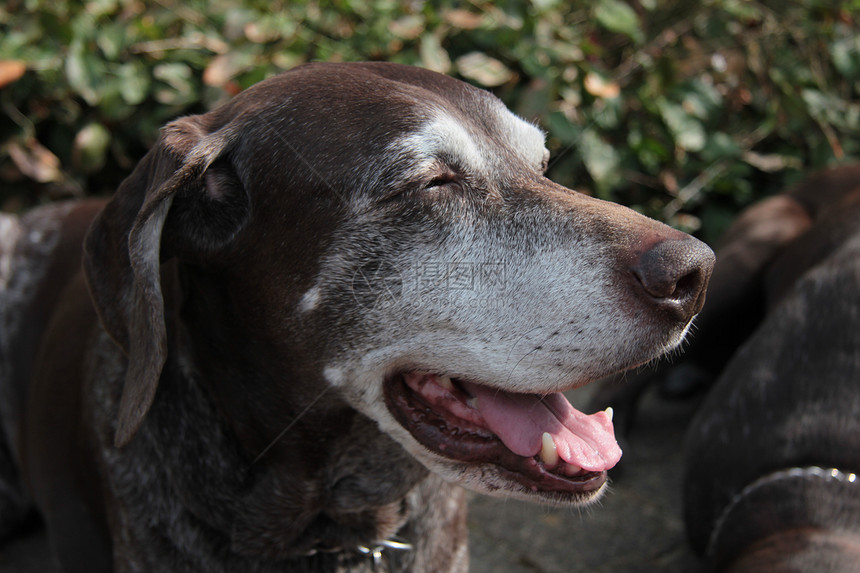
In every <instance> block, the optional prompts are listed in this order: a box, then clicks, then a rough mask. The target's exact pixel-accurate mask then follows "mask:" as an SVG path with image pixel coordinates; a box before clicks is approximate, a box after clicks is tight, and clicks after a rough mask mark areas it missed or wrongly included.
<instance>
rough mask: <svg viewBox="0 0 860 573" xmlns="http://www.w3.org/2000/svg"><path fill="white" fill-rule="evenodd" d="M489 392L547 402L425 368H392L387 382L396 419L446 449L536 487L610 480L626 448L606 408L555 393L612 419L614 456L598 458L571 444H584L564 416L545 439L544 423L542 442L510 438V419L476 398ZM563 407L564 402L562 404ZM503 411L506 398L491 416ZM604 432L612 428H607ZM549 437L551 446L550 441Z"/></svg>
mask: <svg viewBox="0 0 860 573" xmlns="http://www.w3.org/2000/svg"><path fill="white" fill-rule="evenodd" d="M488 393H492V395H493V396H494V397H496V396H497V395H502V398H503V401H504V400H507V401H509V402H513V403H521V404H525V405H527V406H528V407H535V405H537V404H538V403H539V402H540V403H541V406H540V407H543V403H542V401H543V399H544V398H545V397H540V396H537V395H529V394H515V393H511V392H505V391H502V390H499V389H496V388H493V387H490V386H488V385H482V384H477V383H474V382H466V381H462V380H458V379H457V378H456V377H455V378H454V380H453V381H452V379H451V378H450V377H447V376H441V375H436V374H432V373H429V372H426V371H402V372H398V373H396V374H393V375H391V376H389V377H388V378H387V379H386V381H385V385H384V395H385V401H386V404H387V406H388V409H389V411H390V412H391V413H392V414H393V415H394V417H395V419H397V421H398V422H399V423H400V424H401V425H402V426H403V427H404V428H406V429H407V430H408V431H409V432H410V434H411V435H412V436H413V438H415V439H416V440H417V441H418V442H419V443H420V444H422V445H423V446H424V447H426V448H427V449H429V450H430V451H432V452H434V453H435V454H437V455H439V456H442V457H444V458H447V459H450V460H453V461H457V462H463V463H471V464H491V465H493V466H495V467H496V469H497V472H498V473H499V474H501V475H504V476H507V478H508V479H511V480H513V481H516V482H518V483H519V484H521V485H522V486H524V487H525V488H526V489H527V490H529V491H532V492H535V493H538V492H543V493H556V494H574V495H575V494H584V493H590V492H593V491H596V490H598V489H600V488H601V487H602V486H603V484H604V483H605V482H606V470H607V469H609V468H610V467H612V466H613V465H614V464H615V463H616V462H617V461H618V458H620V455H621V453H620V449H617V444H616V443H615V441H614V435H612V432H611V422H610V421H609V417H608V416H607V415H606V414H603V413H600V414H599V415H592V416H591V417H589V416H585V415H584V414H581V413H579V412H576V411H575V410H573V408H572V407H571V406H570V405H569V403H567V402H566V399H564V398H563V397H561V396H560V395H559V397H558V398H553V400H558V399H559V398H560V399H562V400H564V402H565V403H566V404H567V408H568V410H565V411H564V413H565V414H568V413H569V411H570V410H573V411H574V412H576V415H577V416H579V417H583V418H599V419H600V423H601V424H603V425H604V426H605V425H607V424H608V426H609V430H608V434H609V436H610V437H611V441H612V444H611V445H610V446H607V445H604V446H602V447H601V448H600V449H601V453H602V454H603V455H606V456H607V457H609V458H610V459H608V460H597V461H595V459H594V458H595V457H599V456H594V455H591V456H589V455H587V454H583V452H582V451H578V452H574V453H571V451H570V450H571V449H577V448H576V447H574V448H570V447H569V442H577V439H576V438H575V437H572V438H570V439H567V438H564V437H561V436H560V433H561V432H563V431H566V428H561V430H560V429H559V427H558V426H559V425H558V424H555V428H554V429H553V430H552V433H550V432H546V433H544V434H543V445H542V444H541V443H540V442H541V438H540V432H539V431H538V433H537V436H538V437H537V440H538V442H539V443H538V444H537V445H535V444H534V443H532V444H531V446H530V447H528V446H524V445H523V444H520V443H518V442H517V440H516V439H513V438H511V432H508V431H507V430H506V429H505V428H504V427H503V426H504V424H505V423H506V421H505V420H501V421H500V420H495V421H493V420H490V421H488V420H487V419H486V418H485V417H484V415H483V414H482V412H481V411H480V410H479V409H478V408H477V407H476V404H474V401H475V399H476V398H477V399H478V400H482V399H483V400H485V404H486V400H487V397H488V396H489V394H488ZM556 405H557V404H556ZM558 409H560V410H564V408H563V407H560V408H558ZM500 413H501V415H505V414H506V413H507V410H506V406H503V407H502V408H497V409H496V411H495V412H491V416H492V415H496V416H498V415H499V414H500ZM533 417H534V418H537V419H540V416H535V415H534V414H533V413H530V414H529V416H528V419H527V420H526V422H531V421H533V420H532V418H533ZM562 417H564V416H562ZM587 422H588V423H590V422H592V421H587ZM493 427H495V428H496V429H497V430H499V433H501V434H503V435H504V438H502V437H500V436H499V435H498V434H497V433H496V432H495V431H494V430H493V429H492V428H493ZM598 433H600V432H598ZM603 433H606V431H605V430H603ZM530 435H531V437H532V438H531V441H532V442H534V440H535V437H534V436H535V433H534V430H532V432H531V434H530ZM548 439H549V442H548V443H549V444H550V449H549V451H547V446H546V444H547V440H548ZM506 442H507V444H506ZM553 442H556V443H558V444H559V452H561V453H562V457H559V455H558V453H557V452H556V448H555V447H552V446H553ZM613 447H614V449H613ZM579 449H580V450H581V448H579ZM586 449H587V448H586ZM616 450H617V452H616ZM606 452H609V454H608V455H607V454H606ZM583 467H585V468H586V469H583Z"/></svg>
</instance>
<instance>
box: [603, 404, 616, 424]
mask: <svg viewBox="0 0 860 573" xmlns="http://www.w3.org/2000/svg"><path fill="white" fill-rule="evenodd" d="M604 412H606V415H607V416H609V421H610V422H611V421H612V416H614V415H615V410H613V409H612V406H610V407H608V408H607V409H606V410H604Z"/></svg>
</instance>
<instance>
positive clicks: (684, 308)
mask: <svg viewBox="0 0 860 573" xmlns="http://www.w3.org/2000/svg"><path fill="white" fill-rule="evenodd" d="M713 268H714V252H713V251H712V250H711V249H710V248H709V247H708V246H707V245H705V244H704V243H702V242H701V241H699V240H697V239H694V238H693V237H686V238H683V239H671V240H665V241H660V242H659V243H656V244H655V245H654V246H652V247H651V248H650V249H648V250H647V251H645V252H644V253H643V254H642V255H641V256H640V257H639V260H638V261H637V263H636V265H635V266H634V267H633V269H632V270H633V275H634V276H635V277H636V279H637V280H638V281H639V283H640V284H641V285H642V287H643V288H644V289H645V292H646V293H647V294H648V295H650V297H651V298H652V299H653V300H654V301H655V302H656V303H657V304H658V305H659V306H660V307H661V308H665V309H666V310H668V311H670V312H672V313H673V314H676V315H677V316H678V318H679V319H680V320H683V321H687V320H690V319H691V318H692V317H693V316H694V315H695V314H696V313H698V312H699V311H700V310H702V305H703V304H704V303H705V290H706V288H707V286H708V279H709V278H710V277H711V271H712V270H713Z"/></svg>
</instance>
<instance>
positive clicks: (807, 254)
mask: <svg viewBox="0 0 860 573" xmlns="http://www.w3.org/2000/svg"><path fill="white" fill-rule="evenodd" d="M774 229H782V231H781V232H780V233H777V234H778V235H780V236H782V237H783V238H784V239H785V240H782V241H774V240H772V238H773V237H774V236H775V235H774V233H773V232H772V231H773V230H774ZM733 233H734V239H733V241H734V243H733V244H734V246H733V251H730V252H729V253H728V254H730V255H731V256H729V257H727V258H726V259H720V264H731V262H732V260H733V261H734V264H735V265H736V268H735V271H738V270H739V269H740V270H741V271H743V272H736V274H735V281H734V282H721V281H722V279H721V278H720V277H721V276H725V277H728V276H729V275H728V274H725V275H721V273H720V272H719V268H718V269H716V270H715V272H714V281H712V286H711V288H710V289H709V292H708V297H709V301H708V305H711V303H713V304H714V306H715V307H720V308H721V311H722V312H723V313H724V316H723V320H724V321H730V320H732V319H734V318H735V317H739V318H740V317H747V318H750V314H749V312H748V311H749V310H755V309H757V308H760V309H763V310H765V311H766V312H765V315H764V318H763V319H762V321H761V323H760V324H758V325H757V326H756V324H755V322H756V321H757V320H758V319H757V318H756V317H755V315H752V317H751V318H750V322H752V326H753V327H754V328H755V329H754V331H753V333H752V335H751V336H750V337H749V339H748V340H747V341H746V342H745V343H744V344H743V345H742V347H741V348H740V350H739V351H738V352H737V353H736V354H735V355H734V356H733V357H732V359H731V361H730V362H729V364H728V365H727V366H726V368H725V369H724V370H723V372H722V374H721V376H720V378H719V380H718V381H717V383H716V384H715V386H714V387H713V388H712V389H711V391H710V393H709V395H708V396H707V399H706V400H705V402H704V403H703V405H702V407H701V409H700V410H699V412H698V414H697V415H696V417H695V418H694V420H693V422H692V424H691V427H690V429H689V434H688V438H687V444H686V469H685V476H684V484H685V485H684V502H685V517H686V523H687V528H688V532H689V536H690V539H691V541H692V543H693V546H694V548H695V549H696V550H697V551H699V552H701V553H703V554H704V555H705V557H706V559H707V562H708V565H709V567H710V568H711V569H712V570H717V571H731V572H733V573H742V572H743V573H753V572H756V573H764V572H768V573H773V572H794V571H816V572H821V571H833V572H836V571H839V572H846V571H860V478H858V473H860V415H858V414H860V167H857V166H852V167H842V168H839V169H835V170H831V171H826V172H823V173H819V174H818V175H816V176H814V177H812V178H810V179H809V180H808V181H807V182H805V183H804V184H802V185H801V186H799V187H797V188H796V189H794V190H792V191H790V192H788V193H786V194H785V195H782V196H778V197H774V198H772V199H769V200H767V201H766V202H763V203H762V204H759V205H757V206H755V207H753V208H751V209H750V210H748V211H747V212H746V213H745V214H743V215H742V217H741V219H740V220H739V223H738V224H737V225H736V226H735V227H734V231H733ZM792 235H793V236H792ZM766 236H770V237H771V240H769V241H764V240H763V238H764V237H766ZM720 252H722V250H721V251H720ZM724 261H725V262H724ZM718 267H719V265H718ZM706 313H707V310H706V311H704V312H703V314H706ZM703 328H704V327H703ZM742 336H743V333H741V334H740V335H739V337H742Z"/></svg>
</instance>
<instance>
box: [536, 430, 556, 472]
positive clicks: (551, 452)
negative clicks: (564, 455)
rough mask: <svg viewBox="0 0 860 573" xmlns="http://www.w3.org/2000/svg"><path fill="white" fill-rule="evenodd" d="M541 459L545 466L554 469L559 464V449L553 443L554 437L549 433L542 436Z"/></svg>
mask: <svg viewBox="0 0 860 573" xmlns="http://www.w3.org/2000/svg"><path fill="white" fill-rule="evenodd" d="M540 459H541V461H542V462H543V463H544V465H545V466H546V467H547V468H549V469H552V468H554V467H555V466H556V464H558V449H557V448H556V446H555V442H553V441H552V436H551V435H550V434H549V432H544V433H543V436H541V448H540Z"/></svg>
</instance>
